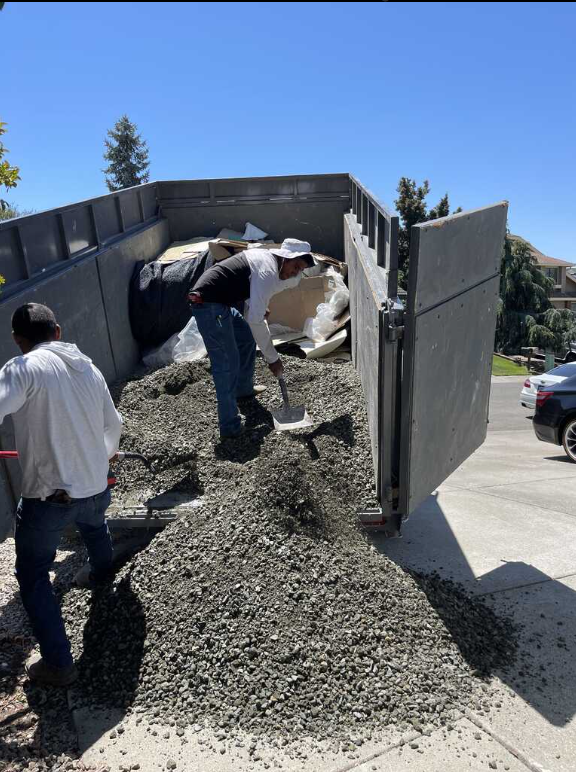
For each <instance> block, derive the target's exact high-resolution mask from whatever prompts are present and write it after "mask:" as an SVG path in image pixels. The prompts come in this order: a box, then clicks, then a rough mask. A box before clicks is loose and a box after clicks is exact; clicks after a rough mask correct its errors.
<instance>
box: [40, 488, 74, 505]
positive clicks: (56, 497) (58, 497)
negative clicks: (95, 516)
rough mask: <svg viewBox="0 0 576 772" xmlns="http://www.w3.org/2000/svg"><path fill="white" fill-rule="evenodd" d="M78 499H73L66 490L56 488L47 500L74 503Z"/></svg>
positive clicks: (57, 502)
mask: <svg viewBox="0 0 576 772" xmlns="http://www.w3.org/2000/svg"><path fill="white" fill-rule="evenodd" d="M75 500H76V499H73V498H72V497H71V496H70V495H69V494H68V493H67V492H66V491H64V490H60V489H58V490H56V491H54V493H53V494H52V495H51V496H47V497H46V501H49V502H51V503H52V504H72V503H73V502H74V501H75Z"/></svg>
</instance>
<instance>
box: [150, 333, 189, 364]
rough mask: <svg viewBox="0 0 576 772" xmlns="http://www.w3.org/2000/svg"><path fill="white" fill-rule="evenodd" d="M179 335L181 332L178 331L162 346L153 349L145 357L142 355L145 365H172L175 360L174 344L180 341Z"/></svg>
mask: <svg viewBox="0 0 576 772" xmlns="http://www.w3.org/2000/svg"><path fill="white" fill-rule="evenodd" d="M179 335H180V333H179V332H177V333H176V334H175V335H172V337H171V338H168V340H167V341H166V342H165V343H163V344H162V345H161V346H158V347H157V348H154V349H152V351H150V352H149V353H148V354H146V356H145V357H142V362H143V363H144V365H145V366H146V367H166V365H171V364H172V362H173V361H174V346H175V345H176V344H177V343H178V336H179Z"/></svg>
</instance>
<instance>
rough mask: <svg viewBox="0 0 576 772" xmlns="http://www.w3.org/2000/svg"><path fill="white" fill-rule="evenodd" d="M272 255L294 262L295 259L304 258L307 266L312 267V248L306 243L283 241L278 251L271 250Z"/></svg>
mask: <svg viewBox="0 0 576 772" xmlns="http://www.w3.org/2000/svg"><path fill="white" fill-rule="evenodd" d="M270 251H271V252H272V254H273V255H278V257H282V258H284V259H285V260H294V258H296V257H306V258H308V260H307V261H306V262H307V263H308V265H309V266H310V267H311V266H313V265H314V258H313V257H312V254H311V253H312V247H311V246H310V244H309V243H308V242H307V241H300V240H299V239H284V241H283V242H282V246H281V247H280V249H271V250H270Z"/></svg>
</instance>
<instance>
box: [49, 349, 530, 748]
mask: <svg viewBox="0 0 576 772" xmlns="http://www.w3.org/2000/svg"><path fill="white" fill-rule="evenodd" d="M258 373H259V378H260V382H267V383H268V385H269V387H270V388H269V390H268V392H266V394H265V395H264V396H263V397H262V398H261V399H260V400H258V401H251V402H249V403H247V404H246V406H245V408H243V409H244V410H245V412H246V420H247V426H248V432H247V434H246V436H245V437H244V438H242V439H240V440H236V441H225V442H223V443H221V442H219V441H218V439H217V427H216V405H215V400H214V395H213V387H212V382H211V378H210V375H209V371H208V366H207V364H206V363H196V364H191V365H173V366H170V367H168V368H165V369H164V370H160V371H157V372H155V373H153V374H151V375H148V376H146V377H144V378H141V379H139V380H137V381H133V382H130V383H128V384H124V385H122V386H121V387H119V389H118V390H117V398H118V402H119V407H120V410H121V412H122V414H123V417H124V420H125V435H124V439H123V447H124V448H125V449H128V450H136V451H138V452H141V453H144V454H146V455H149V456H151V457H152V458H153V460H154V461H155V463H156V465H157V467H158V469H159V473H158V475H157V477H156V478H155V479H152V478H151V477H150V476H149V474H148V473H147V472H146V471H145V470H144V468H143V467H140V466H138V465H136V464H126V465H125V466H123V467H122V468H121V469H120V470H119V479H120V481H121V489H120V487H119V489H118V490H117V492H116V495H115V499H116V503H117V505H120V506H121V505H122V504H123V503H126V502H134V501H139V502H141V503H142V502H144V501H146V500H147V499H148V498H149V497H150V496H153V495H156V494H158V493H161V492H164V491H166V490H167V489H171V490H174V491H177V492H179V493H180V494H182V496H183V497H184V498H188V499H193V498H194V497H201V498H200V501H201V503H200V505H199V506H197V507H196V508H195V509H190V510H189V511H187V512H186V513H185V514H184V515H183V516H182V517H181V519H180V520H179V521H178V522H176V523H174V524H173V525H171V526H170V527H168V528H167V529H166V530H165V531H164V532H163V533H162V534H161V535H159V536H158V537H156V538H155V539H154V541H153V542H152V543H151V545H150V546H149V547H148V548H147V549H146V550H144V551H143V552H141V553H140V554H139V555H137V556H136V557H135V558H134V559H133V560H131V561H130V562H129V563H128V564H127V565H126V566H125V567H124V568H123V569H122V570H121V571H120V572H119V573H118V574H117V576H116V578H115V579H114V581H113V582H112V583H111V584H110V585H106V586H104V587H102V588H101V589H99V590H98V592H96V593H94V594H93V595H90V594H89V593H87V592H83V591H79V590H72V591H71V592H70V593H69V594H68V595H67V597H66V601H65V606H64V613H65V616H66V618H67V626H68V629H69V630H70V632H71V637H72V640H73V645H74V649H75V653H76V656H77V657H78V658H79V666H80V668H81V674H82V682H81V686H80V687H79V688H78V689H77V690H76V691H77V693H76V700H77V704H78V705H81V704H93V703H95V702H102V703H106V704H113V705H119V706H124V707H126V708H128V707H133V708H134V709H135V710H137V711H138V712H140V713H143V714H145V715H146V716H147V718H148V719H150V720H152V721H154V722H158V723H168V722H170V721H175V725H176V727H177V728H178V727H184V726H187V725H192V726H195V725H196V726H199V727H202V726H210V727H213V728H214V729H216V731H218V732H219V733H220V737H221V739H222V740H224V739H225V738H226V737H229V736H232V735H234V733H235V732H236V731H237V730H239V729H242V730H247V731H248V732H250V733H252V734H253V735H254V736H255V737H260V738H267V739H271V738H274V739H275V740H278V739H281V740H282V742H290V741H292V740H295V739H302V738H305V737H307V738H312V739H316V740H321V739H324V738H335V739H337V740H340V741H341V742H342V746H341V747H342V748H343V749H344V750H346V749H349V750H353V749H354V748H357V747H358V746H359V745H361V744H362V743H363V742H364V741H365V739H366V738H368V737H370V736H371V733H372V731H373V730H375V729H377V728H379V727H382V726H385V725H390V724H392V725H396V726H398V727H400V728H410V729H412V728H415V729H417V730H419V731H420V730H422V729H424V728H425V727H426V726H439V725H443V724H445V723H447V722H449V721H450V720H451V719H453V718H454V716H455V715H456V714H457V711H459V710H461V709H463V708H464V707H466V706H468V705H470V704H472V705H473V706H474V707H475V708H478V707H480V708H481V709H487V708H489V707H490V689H489V687H488V685H487V684H488V682H489V676H490V674H491V673H492V672H493V670H494V669H495V668H497V667H502V666H505V665H507V664H509V663H511V662H512V661H513V659H514V656H515V649H516V644H515V631H514V629H513V628H512V625H511V623H510V622H509V621H508V620H506V619H499V618H497V617H496V616H495V615H494V613H493V612H492V611H491V610H490V609H489V608H488V607H487V606H485V605H484V604H483V603H482V602H481V600H478V599H473V598H470V597H468V596H467V595H466V593H465V592H464V591H462V590H460V589H459V588H458V587H456V586H454V585H453V584H451V583H449V582H446V581H444V580H442V579H440V578H439V577H437V576H431V577H422V576H415V575H411V574H409V573H407V572H406V571H404V570H403V569H401V568H399V567H398V566H397V565H396V564H394V563H393V562H392V561H390V560H389V559H387V558H386V557H384V556H382V555H380V554H378V553H377V552H376V551H375V550H374V549H373V548H372V547H371V546H370V544H369V542H368V541H367V540H366V538H365V536H364V535H363V533H362V532H361V530H360V529H359V527H358V525H357V523H356V520H355V510H356V508H357V507H358V506H366V505H368V506H369V505H374V503H375V501H374V489H373V484H372V461H371V456H370V443H369V437H368V432H367V421H366V414H365V411H364V406H363V397H362V392H361V388H360V385H359V382H358V379H357V377H356V374H355V372H354V370H353V368H352V367H351V366H349V365H326V364H320V363H316V362H307V361H298V360H294V359H290V360H289V362H288V363H287V376H288V383H289V387H290V389H291V393H292V394H293V398H294V399H293V401H294V403H297V402H304V403H305V404H306V405H307V407H308V410H309V412H310V413H311V415H312V416H313V417H314V418H315V419H316V425H315V427H314V428H313V430H312V431H306V430H300V431H299V432H297V433H277V432H274V431H273V430H272V421H271V417H270V414H269V412H268V409H269V408H271V407H277V406H279V402H280V399H279V395H278V394H277V386H276V384H275V381H274V379H272V377H271V376H269V375H268V373H267V370H265V368H264V367H263V365H262V363H260V362H259V363H258ZM255 748H256V745H254V750H255Z"/></svg>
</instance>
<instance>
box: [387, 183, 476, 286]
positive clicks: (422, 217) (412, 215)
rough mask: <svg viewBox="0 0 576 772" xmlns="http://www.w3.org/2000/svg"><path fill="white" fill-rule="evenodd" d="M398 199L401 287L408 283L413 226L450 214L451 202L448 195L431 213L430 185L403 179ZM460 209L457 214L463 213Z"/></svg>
mask: <svg viewBox="0 0 576 772" xmlns="http://www.w3.org/2000/svg"><path fill="white" fill-rule="evenodd" d="M396 191H397V193H398V198H397V199H396V201H395V202H394V206H395V207H396V209H397V211H398V213H399V214H400V218H401V220H402V226H401V228H400V229H399V231H398V269H399V282H400V286H402V287H406V285H407V283H408V261H409V259H410V232H411V228H412V226H413V225H417V224H418V223H420V222H426V221H427V220H437V219H438V218H439V217H447V216H448V215H449V214H450V202H449V200H448V193H446V194H445V195H444V196H442V198H441V199H440V201H439V202H438V204H437V205H436V206H435V207H434V208H433V209H430V211H428V210H427V208H426V196H427V195H428V193H429V192H430V183H429V182H428V180H424V182H423V183H422V185H416V180H411V179H410V178H409V177H401V178H400V182H399V183H398V187H397V188H396ZM461 211H462V209H461V208H460V207H458V209H457V210H456V212H461Z"/></svg>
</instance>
